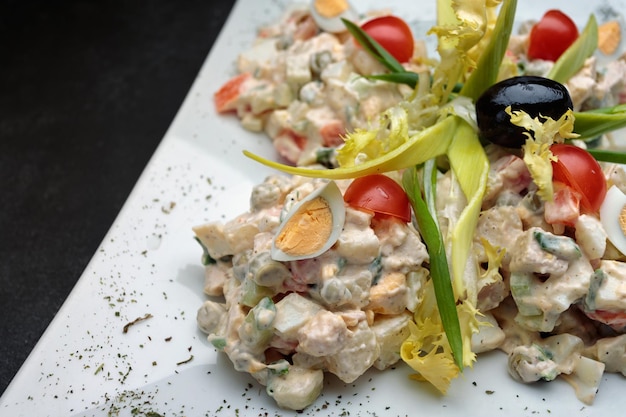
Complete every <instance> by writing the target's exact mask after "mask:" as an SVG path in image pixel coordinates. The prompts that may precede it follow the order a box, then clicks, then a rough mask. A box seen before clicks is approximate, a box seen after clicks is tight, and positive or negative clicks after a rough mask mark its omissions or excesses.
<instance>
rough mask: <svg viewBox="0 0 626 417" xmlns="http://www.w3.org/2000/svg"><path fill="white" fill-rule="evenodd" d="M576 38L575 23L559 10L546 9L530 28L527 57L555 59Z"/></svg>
mask: <svg viewBox="0 0 626 417" xmlns="http://www.w3.org/2000/svg"><path fill="white" fill-rule="evenodd" d="M577 38H578V28H577V27H576V24H575V23H574V22H573V21H572V19H570V17H569V16H567V15H566V14H565V13H563V12H561V11H559V10H548V11H547V12H546V14H544V15H543V17H542V18H541V20H540V21H539V22H537V23H536V24H535V25H534V26H533V27H532V29H531V30H530V39H529V43H528V58H530V59H543V60H546V61H556V60H557V59H559V57H560V56H561V54H563V52H565V50H566V49H567V48H569V46H570V45H571V44H572V43H574V41H575V40H576V39H577Z"/></svg>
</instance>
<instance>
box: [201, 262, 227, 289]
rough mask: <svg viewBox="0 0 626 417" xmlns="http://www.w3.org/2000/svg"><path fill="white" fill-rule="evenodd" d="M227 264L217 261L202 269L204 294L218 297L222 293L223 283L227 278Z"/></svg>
mask: <svg viewBox="0 0 626 417" xmlns="http://www.w3.org/2000/svg"><path fill="white" fill-rule="evenodd" d="M227 270H228V266H227V264H225V263H222V262H219V263H215V264H209V265H207V266H206V267H205V269H204V293H205V294H206V295H211V296H216V297H219V296H221V295H224V284H225V283H226V280H227V278H228V277H227V275H226V273H227Z"/></svg>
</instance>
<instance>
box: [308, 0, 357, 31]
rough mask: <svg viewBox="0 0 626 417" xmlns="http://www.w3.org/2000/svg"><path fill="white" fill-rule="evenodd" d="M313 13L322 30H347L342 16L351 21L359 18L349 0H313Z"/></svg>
mask: <svg viewBox="0 0 626 417" xmlns="http://www.w3.org/2000/svg"><path fill="white" fill-rule="evenodd" d="M311 15H312V16H313V19H314V20H315V23H317V25H318V26H319V27H320V28H321V29H322V30H324V31H326V32H331V33H339V32H344V31H345V30H346V26H345V25H344V24H343V22H342V21H341V19H342V18H344V19H347V20H351V21H356V20H357V19H358V13H357V12H356V10H355V9H354V8H353V7H352V5H351V4H350V2H349V1H348V0H312V1H311Z"/></svg>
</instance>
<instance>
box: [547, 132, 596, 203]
mask: <svg viewBox="0 0 626 417" xmlns="http://www.w3.org/2000/svg"><path fill="white" fill-rule="evenodd" d="M550 150H551V151H552V153H553V154H554V155H555V156H556V157H557V161H556V162H552V179H553V180H554V181H558V182H561V183H563V184H565V185H567V186H569V187H571V188H572V189H573V190H574V191H576V192H578V193H579V194H580V205H581V208H582V209H583V211H586V212H592V213H593V212H596V211H598V210H599V209H600V206H601V205H602V202H603V201H604V197H605V196H606V179H605V177H604V173H603V172H602V168H601V167H600V164H598V161H596V159H595V158H594V157H593V156H591V154H590V153H589V152H587V151H586V150H584V149H581V148H579V147H578V146H574V145H568V144H564V143H559V144H555V145H552V147H551V148H550Z"/></svg>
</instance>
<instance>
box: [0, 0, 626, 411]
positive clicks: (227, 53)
mask: <svg viewBox="0 0 626 417" xmlns="http://www.w3.org/2000/svg"><path fill="white" fill-rule="evenodd" d="M288 3H289V2H288V1H277V0H276V1H272V2H266V1H263V2H261V1H258V0H240V1H239V2H238V3H237V4H236V5H235V8H234V10H233V12H232V14H231V16H230V18H229V19H228V21H227V23H226V25H225V27H224V29H223V32H222V33H221V35H220V37H219V38H218V40H217V42H216V43H215V46H214V48H213V49H212V51H211V53H210V55H209V56H208V58H207V60H206V62H205V64H204V65H203V67H202V68H201V70H200V73H199V75H198V78H197V81H196V82H195V84H194V85H193V87H192V89H191V91H190V92H189V95H188V96H187V98H186V100H185V102H184V104H183V106H182V108H181V109H180V112H179V113H178V115H177V116H176V118H175V120H174V121H173V123H172V125H171V127H170V129H169V131H168V132H167V134H166V135H165V137H164V138H163V141H162V143H161V145H160V146H159V148H158V149H157V151H156V153H155V154H154V156H153V158H152V159H151V161H150V163H149V164H148V166H147V167H146V169H145V172H144V173H143V175H142V176H141V178H140V180H139V182H138V183H137V185H136V187H135V189H134V191H133V192H132V194H131V195H130V197H129V199H128V201H127V203H126V204H125V206H124V208H123V209H122V211H121V213H120V214H119V217H118V218H117V220H116V221H115V223H114V224H113V226H112V227H111V230H110V231H109V233H108V235H107V236H106V238H105V239H104V241H103V242H102V245H101V247H100V248H99V250H98V252H97V253H96V254H95V255H94V257H93V259H92V261H91V262H90V264H89V265H88V267H87V269H86V270H85V272H84V274H83V275H82V277H81V278H80V280H79V282H78V284H77V285H76V287H75V289H74V290H73V291H72V293H71V295H70V297H69V298H68V299H67V301H66V302H65V304H64V305H63V307H62V308H61V310H60V311H59V313H58V315H57V316H56V317H55V319H54V320H53V322H52V324H51V325H50V327H49V328H48V329H47V331H46V332H45V334H44V335H43V337H42V338H41V341H40V342H39V343H38V344H37V346H36V347H35V349H34V350H33V352H32V354H31V355H30V356H29V358H28V360H27V361H26V363H25V364H24V366H23V367H22V369H21V370H20V371H19V373H18V374H17V376H16V377H15V379H14V380H13V382H12V383H11V385H10V386H9V387H8V389H7V390H6V391H5V393H4V395H3V397H2V399H1V402H0V414H1V415H3V416H12V417H18V416H28V417H32V416H64V417H66V416H71V415H77V416H78V415H80V416H131V415H133V416H134V415H149V412H154V413H157V414H155V415H167V416H205V415H241V416H244V415H296V413H294V412H288V411H285V410H280V409H277V408H276V406H275V405H274V402H273V401H272V400H271V399H269V398H268V396H267V395H266V394H265V392H264V390H263V388H262V387H260V386H259V385H257V384H256V383H255V382H254V381H253V380H252V379H251V378H249V377H248V376H246V375H244V374H241V373H237V372H236V371H234V370H233V368H232V366H231V365H230V363H229V362H228V361H227V359H226V358H225V357H224V356H223V355H218V354H217V353H216V352H215V350H214V349H213V348H212V347H211V346H210V345H209V344H208V343H207V342H206V340H205V337H204V335H203V334H202V333H200V332H199V331H198V330H197V329H196V323H195V314H196V310H197V309H198V307H199V306H200V305H201V303H202V302H203V296H202V285H203V268H202V266H201V265H200V256H201V249H200V247H199V246H198V245H197V243H196V242H195V241H194V239H193V234H192V232H191V227H192V226H193V225H196V224H199V223H203V222H205V221H208V220H220V219H222V220H225V219H228V218H231V217H233V216H234V215H235V214H238V213H240V212H243V211H245V210H246V209H247V207H248V196H249V192H250V190H251V187H252V186H253V185H254V184H256V183H258V182H260V181H261V180H262V179H263V177H265V175H267V174H268V173H269V170H268V169H266V168H264V167H262V166H260V165H258V164H256V163H255V162H253V161H251V160H249V159H247V158H245V157H244V156H243V155H242V153H241V150H242V149H249V150H251V151H253V152H256V153H259V154H262V155H265V156H268V157H274V152H273V150H272V148H271V146H270V145H269V142H268V141H267V139H266V138H264V137H263V136H260V135H253V134H250V133H247V132H245V131H243V130H242V129H241V128H240V126H239V124H238V122H237V120H235V118H234V117H220V116H217V115H216V113H215V110H214V107H213V103H212V93H213V92H214V91H215V90H216V89H217V88H218V87H219V86H220V85H221V84H222V83H223V82H224V81H226V80H227V79H228V78H229V77H230V76H231V75H233V74H234V62H235V59H236V56H237V54H238V52H240V51H242V50H243V49H244V48H246V47H248V46H249V45H250V44H251V42H252V41H253V39H254V35H255V29H256V28H257V27H258V26H259V25H261V24H265V23H269V22H272V21H273V20H274V19H275V18H277V17H278V15H279V13H280V12H281V10H283V9H284V7H285V6H286V4H288ZM519 3H520V4H519V7H518V9H519V11H518V16H519V17H520V18H522V19H526V18H538V17H540V16H541V14H542V13H543V12H544V11H545V10H546V8H548V7H551V8H561V9H563V10H566V11H567V12H568V13H569V14H570V15H571V16H572V17H574V19H575V20H576V22H577V23H578V24H579V26H581V27H582V26H583V25H584V23H585V21H586V19H587V17H588V14H589V12H591V11H592V9H593V10H595V11H598V10H600V8H601V7H604V6H607V4H608V3H607V1H603V2H601V3H600V5H601V6H600V5H598V4H597V3H595V2H591V1H587V2H573V1H569V0H560V1H556V0H551V1H550V2H549V4H548V2H546V1H539V0H533V1H528V0H520V1H519ZM354 4H355V5H358V7H359V8H360V10H361V11H365V10H369V9H371V8H381V7H389V8H391V10H393V11H395V12H397V13H399V14H400V15H402V16H404V17H406V18H407V20H410V21H411V22H412V24H413V27H414V29H415V31H416V33H425V31H426V30H427V29H428V28H429V27H430V25H431V24H432V22H433V19H434V13H435V0H427V1H426V0H425V1H422V2H421V4H420V5H419V6H416V5H415V6H409V2H406V1H402V0H385V1H384V2H383V1H380V0H378V1H376V0H368V1H361V0H359V1H354ZM610 4H612V5H613V7H615V8H616V9H618V10H623V8H624V3H623V1H622V0H617V1H611V2H610ZM600 17H601V16H600V15H599V18H600ZM420 22H422V23H420ZM146 314H151V315H152V318H149V319H147V320H144V321H140V322H137V323H136V324H134V325H133V326H131V327H129V328H128V331H127V332H126V333H124V332H123V328H124V326H125V325H126V324H127V323H129V322H131V321H133V320H134V319H136V318H138V317H143V316H145V315H146ZM192 355H193V359H192V360H191V361H189V362H186V361H187V360H188V359H189V358H191V356H192ZM182 362H185V363H182ZM409 373H410V372H409V371H408V370H407V368H406V367H405V366H403V365H400V366H398V367H397V369H395V370H388V371H385V372H370V373H368V374H367V375H364V376H363V377H361V378H360V379H359V380H358V381H357V382H356V383H354V384H349V385H347V386H346V385H345V384H342V383H340V382H338V380H337V379H335V378H333V377H332V376H329V377H328V378H327V379H328V381H330V382H329V385H328V386H327V387H326V389H325V391H324V393H323V395H322V396H321V397H320V399H319V401H318V402H317V403H316V404H315V405H313V406H311V407H310V408H308V409H307V410H305V411H304V413H303V414H304V415H317V414H319V415H350V416H358V415H414V414H416V413H418V412H419V413H423V414H425V415H429V414H430V415H432V413H437V415H439V416H445V415H458V414H462V415H466V416H469V415H537V414H547V413H551V414H552V415H566V414H565V413H567V415H585V416H586V415H603V416H608V415H618V413H620V412H623V409H624V407H625V406H626V396H624V395H623V394H622V392H623V389H624V388H625V387H626V384H625V381H624V380H623V378H622V377H621V376H615V375H606V376H605V377H604V378H603V381H602V385H601V387H600V392H599V393H598V395H597V398H596V402H595V404H594V405H593V406H585V405H584V404H582V403H581V402H579V401H578V400H577V399H576V397H575V395H574V392H573V391H572V389H571V388H570V386H569V385H567V384H566V383H564V382H560V381H557V382H553V383H543V384H536V385H521V384H518V383H515V382H513V381H512V380H511V378H510V377H509V376H508V374H507V371H506V357H505V355H504V354H502V353H500V352H492V353H490V354H488V355H483V356H481V357H480V358H479V361H478V363H477V364H476V366H475V367H474V369H471V370H470V369H468V370H466V371H465V373H464V375H463V376H462V377H460V378H458V379H457V380H455V381H454V382H453V384H452V386H451V388H450V390H449V393H448V395H447V396H441V395H439V394H437V393H436V392H435V391H434V390H433V389H432V388H431V387H430V386H428V385H426V384H423V383H418V382H414V381H410V380H409V379H408V374H409ZM620 414H621V413H620Z"/></svg>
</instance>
